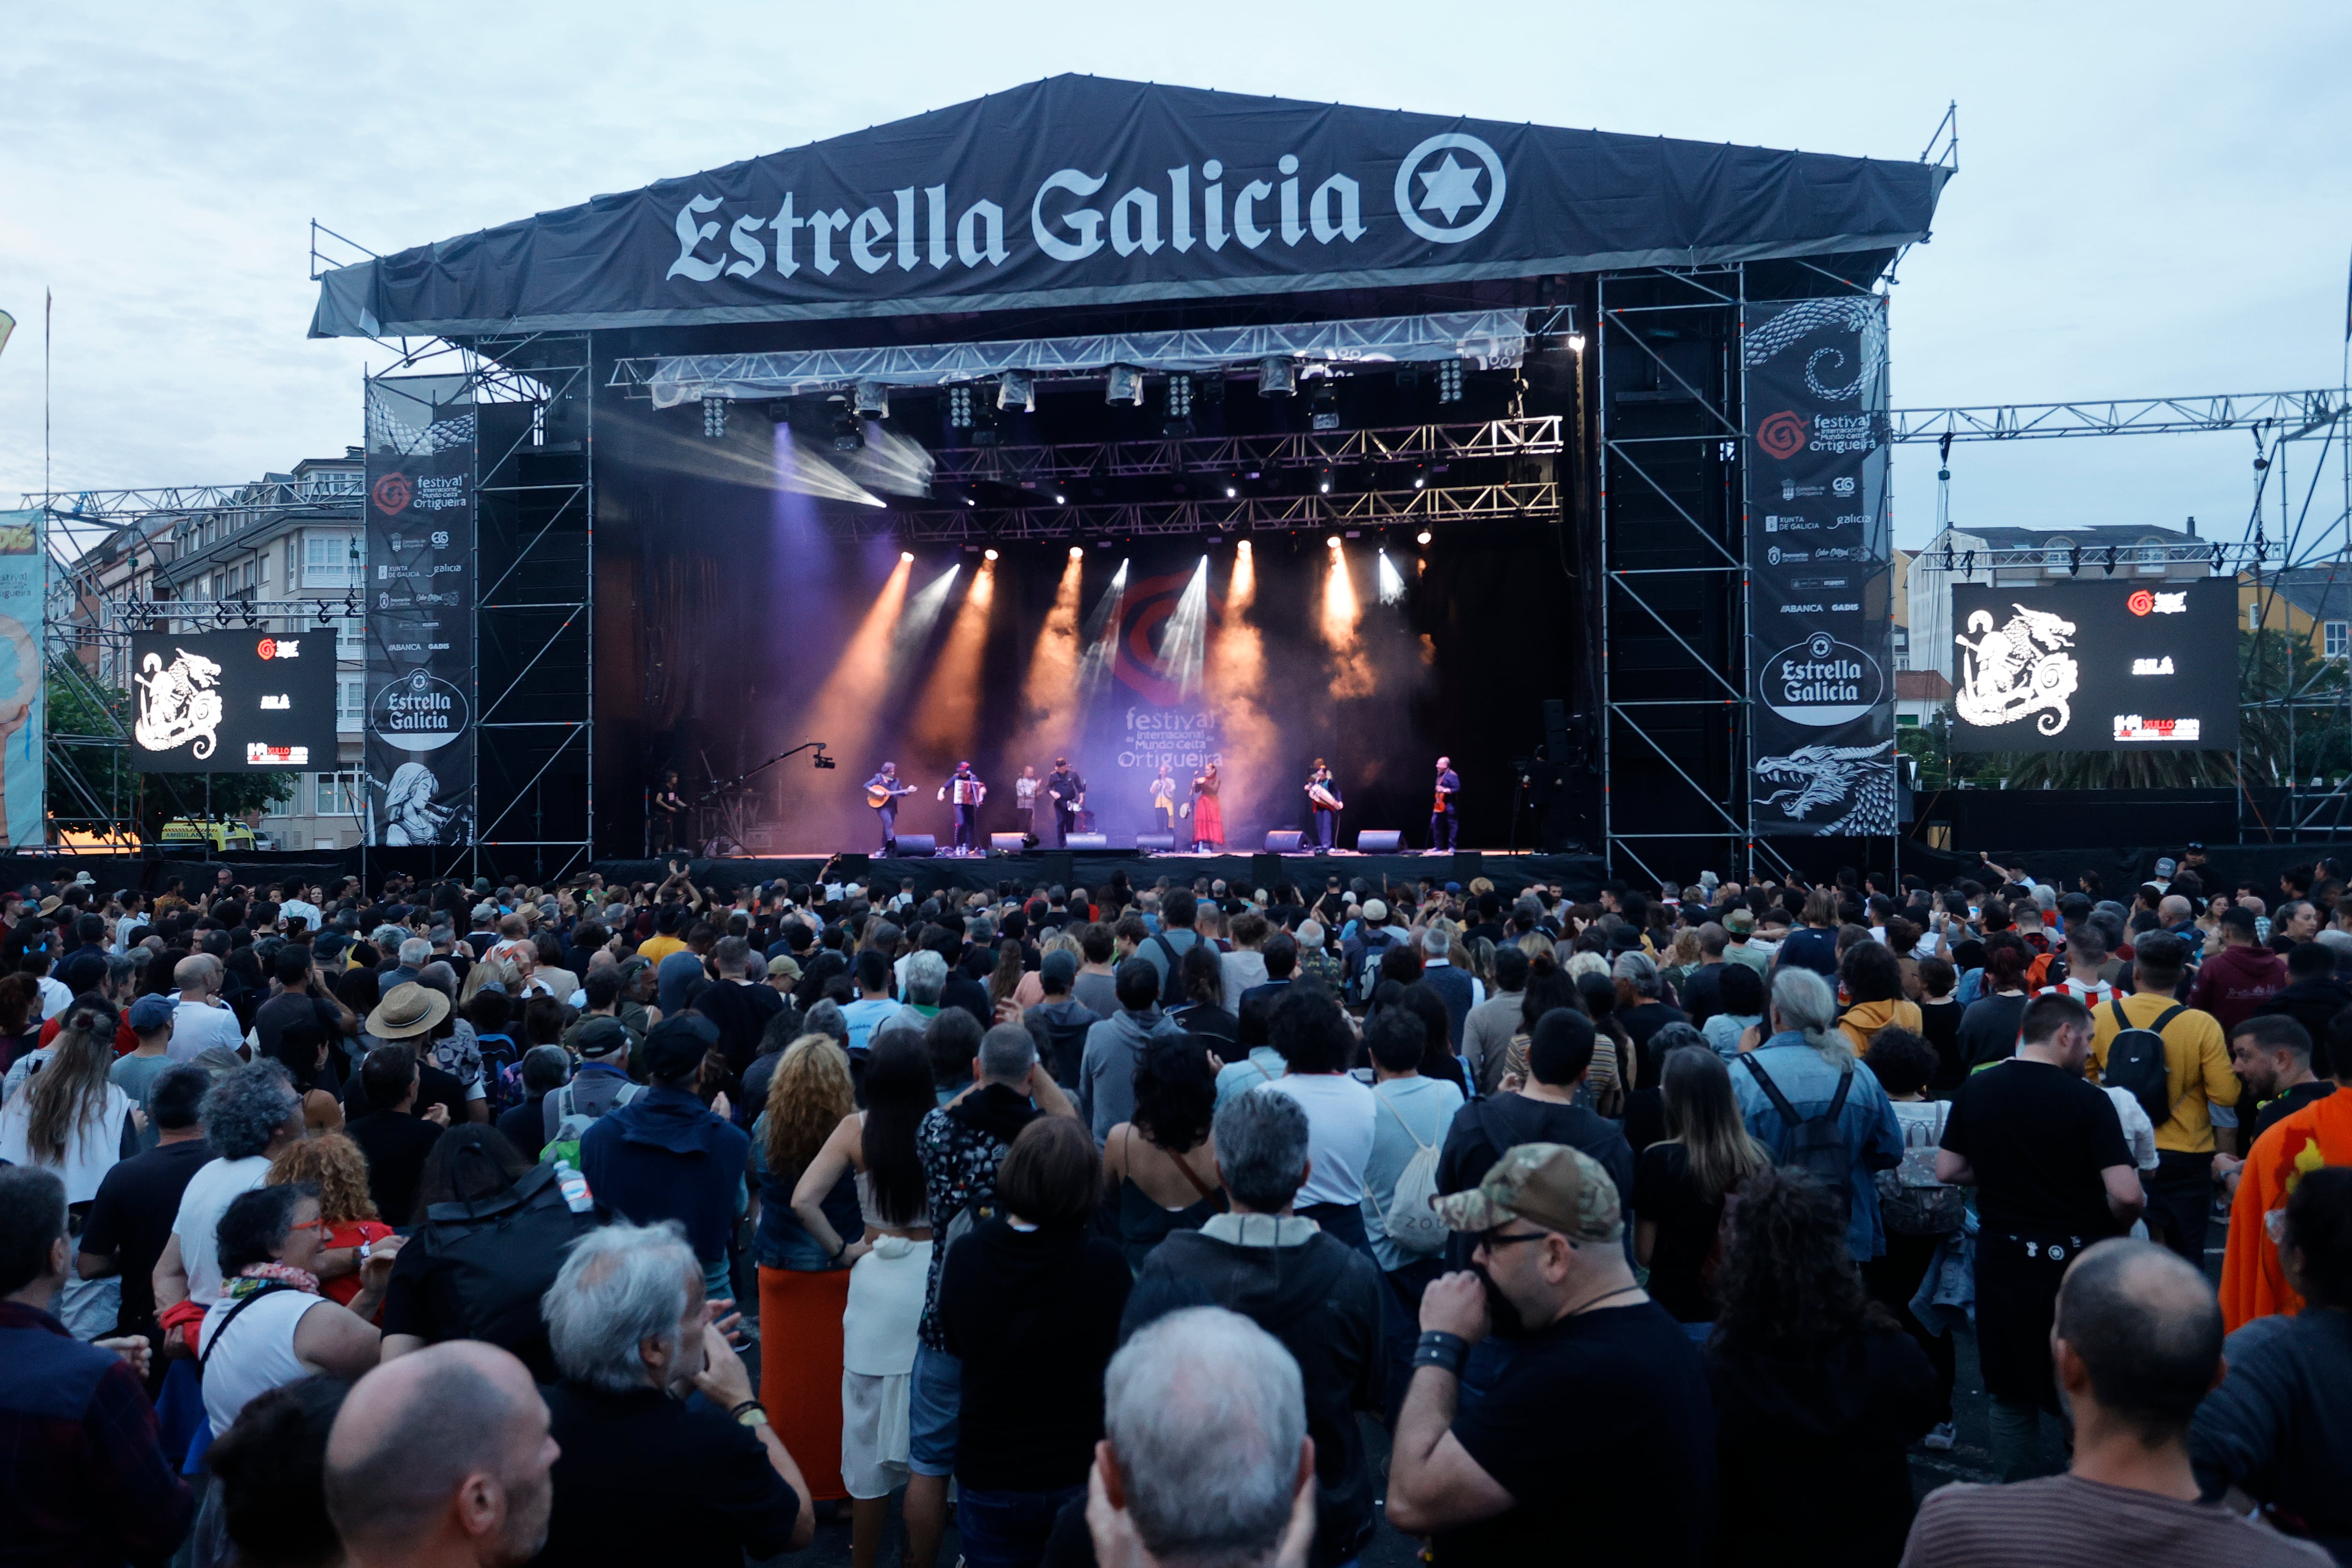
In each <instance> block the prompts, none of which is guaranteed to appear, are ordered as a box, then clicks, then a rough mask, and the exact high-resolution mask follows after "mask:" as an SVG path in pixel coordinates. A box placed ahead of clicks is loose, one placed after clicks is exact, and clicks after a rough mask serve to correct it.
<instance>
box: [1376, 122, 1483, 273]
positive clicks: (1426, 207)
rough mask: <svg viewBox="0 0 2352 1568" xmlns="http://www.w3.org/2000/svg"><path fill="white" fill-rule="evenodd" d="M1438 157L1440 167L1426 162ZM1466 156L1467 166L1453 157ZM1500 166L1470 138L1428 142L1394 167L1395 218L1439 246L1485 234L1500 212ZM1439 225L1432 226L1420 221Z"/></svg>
mask: <svg viewBox="0 0 2352 1568" xmlns="http://www.w3.org/2000/svg"><path fill="white" fill-rule="evenodd" d="M1439 153H1444V159H1443V161H1440V162H1437V163H1432V162H1431V160H1433V159H1434V158H1436V157H1437V155H1438V154H1439ZM1456 153H1468V154H1469V155H1470V157H1471V158H1472V160H1473V161H1472V162H1470V163H1464V162H1463V161H1462V159H1461V158H1459V157H1457V156H1455V154H1456ZM1504 185H1505V181H1504V178H1503V160H1502V159H1501V158H1499V157H1497V156H1496V153H1495V150H1494V149H1493V148H1492V147H1489V146H1487V145H1486V143H1485V142H1481V141H1479V140H1478V138H1476V137H1475V136H1469V135H1465V134H1464V133H1463V132H1458V131H1447V132H1441V133H1439V134H1438V135H1435V136H1432V137H1430V138H1429V139H1428V140H1427V141H1425V142H1423V143H1422V144H1421V145H1420V146H1418V147H1415V148H1414V149H1413V150H1412V152H1410V153H1406V154H1405V157H1404V161H1403V162H1402V163H1399V164H1398V165H1397V177H1396V205H1397V216H1399V217H1401V218H1402V219H1403V220H1404V226H1405V227H1407V228H1409V229H1411V230H1412V232H1413V233H1415V234H1417V235H1419V236H1421V237H1422V238H1423V239H1426V240H1431V241H1433V242H1434V243H1436V244H1438V245H1459V244H1461V243H1462V242H1463V241H1464V240H1465V239H1468V238H1470V237H1473V236H1475V235H1477V234H1480V233H1482V232H1484V231H1485V229H1486V226H1487V225H1489V224H1491V223H1493V222H1494V221H1495V217H1496V214H1498V213H1500V212H1501V211H1502V210H1503V190H1504ZM1424 213H1434V214H1436V215H1437V216H1439V217H1441V218H1443V219H1444V223H1443V224H1438V223H1433V222H1431V221H1430V220H1429V219H1428V218H1427V217H1424V216H1422V215H1423V214H1424Z"/></svg>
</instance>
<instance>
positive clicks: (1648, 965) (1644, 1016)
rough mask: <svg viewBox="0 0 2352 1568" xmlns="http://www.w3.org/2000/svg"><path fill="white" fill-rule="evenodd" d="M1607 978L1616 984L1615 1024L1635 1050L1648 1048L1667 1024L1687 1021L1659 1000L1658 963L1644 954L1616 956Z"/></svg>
mask: <svg viewBox="0 0 2352 1568" xmlns="http://www.w3.org/2000/svg"><path fill="white" fill-rule="evenodd" d="M1609 975H1610V978H1611V979H1612V980H1614V981H1616V982H1617V1021H1618V1022H1619V1023H1621V1024H1622V1025H1624V1026H1625V1032H1626V1033H1627V1034H1629V1035H1631V1036H1633V1044H1634V1045H1635V1046H1636V1047H1640V1046H1646V1045H1648V1044H1649V1043H1650V1037H1651V1036H1652V1035H1654V1034H1656V1033H1657V1032H1658V1031H1659V1030H1660V1029H1663V1028H1664V1027H1665V1026H1667V1025H1668V1024H1687V1023H1689V1022H1690V1016H1689V1015H1688V1014H1686V1013H1685V1012H1684V1011H1683V1010H1682V1009H1681V1008H1679V1007H1676V1006H1675V1005H1672V1004H1671V1003H1668V1002H1666V1001H1664V1000H1663V999H1661V996H1660V993H1661V992H1662V991H1663V990H1664V982H1663V981H1662V980H1661V979H1660V978H1659V975H1658V961H1657V960H1656V959H1654V958H1652V957H1651V956H1650V955H1649V954H1648V953H1646V952H1621V953H1619V954H1618V955H1617V962H1616V963H1613V964H1612V965H1611V966H1610V970H1609Z"/></svg>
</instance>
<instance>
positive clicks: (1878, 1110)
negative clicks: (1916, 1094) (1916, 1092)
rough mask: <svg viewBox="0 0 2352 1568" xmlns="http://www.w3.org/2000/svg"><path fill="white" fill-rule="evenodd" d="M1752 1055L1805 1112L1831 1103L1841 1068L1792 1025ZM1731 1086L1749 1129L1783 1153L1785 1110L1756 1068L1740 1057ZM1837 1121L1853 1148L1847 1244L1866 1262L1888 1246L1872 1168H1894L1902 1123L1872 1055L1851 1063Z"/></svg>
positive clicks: (1857, 1259) (1898, 1156)
mask: <svg viewBox="0 0 2352 1568" xmlns="http://www.w3.org/2000/svg"><path fill="white" fill-rule="evenodd" d="M1755 1057H1756V1065H1757V1066H1759V1067H1760V1068H1763V1069H1764V1070H1765V1071H1766V1072H1767V1073H1769V1074H1770V1075H1771V1079H1772V1082H1773V1084H1774V1085H1775V1086H1776V1087H1777V1088H1779V1089H1780V1093H1781V1094H1782V1095H1783V1096H1784V1097H1786V1098H1787V1100H1788V1101H1789V1104H1790V1106H1791V1107H1792V1108H1794V1110H1796V1112H1797V1114H1798V1115H1799V1116H1811V1115H1814V1114H1816V1113H1818V1112H1820V1111H1822V1110H1827V1109H1828V1108H1829V1103H1830V1100H1832V1098H1834V1097H1835V1096H1836V1094H1837V1083H1838V1069H1837V1068H1833V1067H1832V1066H1831V1065H1830V1064H1829V1063H1828V1062H1826V1061H1824V1060H1822V1053H1821V1052H1819V1051H1817V1050H1815V1049H1813V1047H1811V1046H1810V1045H1808V1044H1806V1043H1805V1037H1804V1036H1802V1035H1801V1034H1798V1033H1796V1032H1795V1031H1794V1030H1787V1031H1783V1032H1782V1033H1780V1034H1777V1035H1775V1036H1773V1037H1771V1038H1770V1039H1769V1040H1767V1041H1765V1042H1764V1043H1763V1044H1762V1045H1761V1046H1759V1047H1757V1048H1756V1053H1755ZM1731 1089H1732V1092H1733V1093H1734V1094H1735V1095H1737V1096H1738V1099H1739V1114H1740V1116H1741V1118H1742V1119H1743V1120H1745V1121H1747V1123H1748V1131H1749V1132H1751V1133H1753V1134H1755V1136H1756V1139H1757V1142H1760V1143H1762V1144H1763V1145H1764V1147H1765V1148H1767V1149H1769V1150H1770V1151H1772V1154H1773V1157H1774V1158H1775V1159H1776V1160H1777V1159H1779V1158H1780V1156H1781V1155H1782V1154H1783V1153H1784V1152H1786V1148H1787V1139H1786V1136H1785V1133H1786V1131H1787V1129H1785V1128H1784V1127H1783V1126H1782V1125H1781V1121H1780V1111H1778V1110H1775V1109H1773V1105H1772V1100H1771V1097H1770V1096H1769V1095H1767V1094H1766V1093H1765V1092H1764V1089H1763V1088H1762V1086H1761V1085H1759V1083H1758V1082H1757V1081H1756V1075H1755V1074H1754V1073H1753V1072H1750V1071H1749V1070H1748V1068H1745V1067H1742V1066H1740V1065H1738V1063H1736V1062H1735V1063H1734V1064H1733V1066H1732V1069H1731ZM1838 1128H1839V1131H1843V1133H1844V1134H1845V1142H1846V1147H1847V1148H1848V1149H1850V1150H1852V1151H1853V1165H1852V1166H1851V1168H1850V1176H1849V1179H1848V1182H1847V1190H1848V1192H1849V1194H1850V1200H1849V1202H1850V1207H1849V1209H1848V1215H1849V1218H1848V1221H1847V1225H1846V1246H1847V1248H1848V1249H1849V1250H1850V1251H1852V1252H1853V1258H1854V1261H1855V1262H1857V1263H1867V1262H1868V1261H1869V1260H1870V1259H1872V1258H1877V1257H1880V1256H1883V1255H1884V1254H1885V1251H1886V1227H1885V1225H1884V1224H1883V1223H1882V1222H1881V1221H1880V1219H1879V1216H1878V1183H1877V1181H1876V1180H1875V1179H1874V1173H1875V1172H1878V1171H1888V1170H1893V1169H1894V1168H1895V1166H1896V1165H1898V1164H1900V1163H1902V1161H1903V1129H1902V1128H1901V1126H1899V1125H1898V1124H1897V1123H1896V1121H1895V1107H1894V1105H1893V1104H1892V1103H1891V1102H1889V1101H1888V1100H1887V1098H1886V1091H1885V1089H1881V1088H1879V1087H1878V1079H1876V1078H1874V1077H1873V1076H1872V1075H1871V1071H1870V1065H1869V1064H1868V1063H1867V1062H1864V1061H1859V1060H1857V1061H1855V1062H1854V1064H1853V1088H1852V1089H1849V1090H1847V1091H1846V1097H1845V1108H1844V1110H1841V1111H1840V1112H1839V1113H1838Z"/></svg>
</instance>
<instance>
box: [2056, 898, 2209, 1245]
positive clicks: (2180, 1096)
mask: <svg viewBox="0 0 2352 1568" xmlns="http://www.w3.org/2000/svg"><path fill="white" fill-rule="evenodd" d="M2226 912H2228V911H2225V913H2226ZM2188 956H2189V955H2188V950H2187V947H2186V945H2185V944H2184V943H2183V942H2181V940H2180V939H2179V937H2177V936H2173V935H2170V934H2168V933H2167V932H2164V931H2149V932H2147V934H2146V935H2144V936H2142V937H2141V938H2140V940H2139V942H2138V943H2137V946H2136V948H2135V950H2134V953H2133V961H2132V985H2133V992H2132V994H2131V995H2129V996H2126V997H2123V998H2120V999H2119V1000H2115V1001H2111V1002H2109V1003H2108V1004H2107V1005H2105V1006H2103V1007H2101V1008H2099V1009H2098V1010H2097V1011H2096V1012H2095V1013H2094V1014H2092V1015H2091V1016H2092V1021H2093V1024H2094V1030H2093V1033H2092V1037H2091V1067H2090V1076H2091V1079H2092V1080H2093V1081H2094V1082H2095V1083H2098V1084H2100V1085H2102V1086H2103V1087H2105V1088H2109V1089H2125V1090H2127V1091H2129V1093H2130V1094H2131V1095H2132V1097H2133V1098H2134V1099H2136V1100H2138V1101H2139V1102H2140V1104H2141V1106H2142V1107H2144V1108H2145V1109H2146V1110H2147V1119H2148V1120H2149V1121H2152V1122H2154V1123H2155V1124H2156V1161H2157V1164H2156V1171H2155V1173H2154V1174H2153V1175H2151V1176H2149V1177H2147V1179H2146V1182H2145V1186H2146V1188H2147V1227H2148V1230H2149V1232H2150V1234H2151V1235H2155V1236H2157V1237H2158V1239H2160V1240H2161V1241H2163V1242H2164V1244H2165V1245H2166V1246H2168V1247H2171V1248H2172V1250H2173V1251H2175V1252H2177V1253H2179V1255H2180V1256H2181V1257H2183V1258H2187V1259H2188V1260H2189V1262H2190V1263H2192V1264H2194V1265H2196V1266H2197V1267H2198V1268H2203V1267H2204V1266H2205V1231H2206V1221H2207V1220H2208V1218H2209V1217H2210V1215H2211V1214H2212V1209H2213V1152H2214V1151H2213V1114H2212V1108H2213V1107H2214V1106H2217V1105H2218V1106H2225V1107H2228V1106H2235V1105H2236V1104H2237V1103H2238V1096H2239V1093H2240V1091H2241V1088H2242V1086H2241V1085H2240V1083H2239V1081H2238V1075H2237V1074H2236V1073H2234V1072H2232V1071H2231V1069H2230V1043H2229V1040H2228V1038H2227V1037H2225V1035H2224V1033H2223V1031H2222V1026H2221V1022H2220V1021H2219V1020H2218V1019H2216V1018H2215V1017H2214V1016H2213V1015H2212V1014H2210V1013H2207V1012H2204V1011H2202V1010H2201V1009H2199V1008H2196V1007H2185V1006H2182V1005H2179V1003H2177V1002H2175V1001H2174V1000H2173V993H2174V992H2175V991H2176V990H2177V989H2178V988H2179V984H2180V977H2181V972H2182V970H2183V969H2184V968H2186V967H2187V964H2188ZM2212 962H2214V963H2219V962H2221V961H2220V960H2219V959H2215V960H2213V961H2212Z"/></svg>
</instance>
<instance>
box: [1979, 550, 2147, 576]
mask: <svg viewBox="0 0 2352 1568" xmlns="http://www.w3.org/2000/svg"><path fill="white" fill-rule="evenodd" d="M1951 552H1952V547H1951V546H1950V545H1946V546H1945V547H1944V553H1945V554H1946V555H1947V556H1949V555H1950V554H1951ZM1951 566H1952V563H1951V562H1950V561H1949V560H1947V561H1946V562H1945V563H1944V569H1945V570H1946V571H1950V570H1951ZM2106 570H2107V575H2108V576H2110V577H2112V576H2114V575H2115V574H2116V547H2115V546H2114V545H2112V544H2110V545H2108V546H2107V568H2106Z"/></svg>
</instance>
